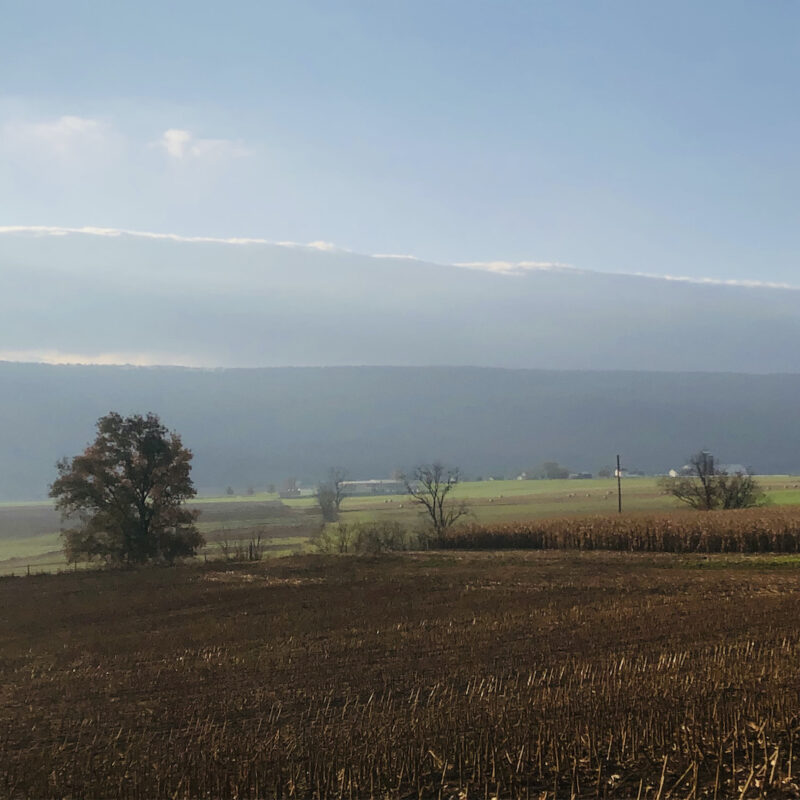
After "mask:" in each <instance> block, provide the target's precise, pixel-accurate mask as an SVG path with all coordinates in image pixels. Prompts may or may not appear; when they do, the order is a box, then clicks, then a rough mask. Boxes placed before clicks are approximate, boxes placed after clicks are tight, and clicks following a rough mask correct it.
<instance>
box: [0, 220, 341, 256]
mask: <svg viewBox="0 0 800 800" xmlns="http://www.w3.org/2000/svg"><path fill="white" fill-rule="evenodd" d="M4 233H5V234H14V233H23V234H30V235H34V236H70V235H73V234H76V235H87V236H107V237H110V238H118V237H121V236H135V237H137V238H139V239H163V240H167V241H171V242H206V243H209V244H235V245H247V244H269V245H274V246H276V247H308V248H310V249H311V250H323V251H325V252H331V251H342V252H350V251H349V250H347V249H346V248H344V247H338V246H337V245H335V244H333V243H331V242H324V241H316V242H305V243H304V242H287V241H274V240H272V239H260V238H253V237H236V236H234V237H228V238H225V237H219V236H181V235H180V234H177V233H152V232H150V231H131V230H125V229H124V228H96V227H93V226H90V225H86V226H84V227H81V228H69V227H65V226H61V225H0V235H1V234H4Z"/></svg>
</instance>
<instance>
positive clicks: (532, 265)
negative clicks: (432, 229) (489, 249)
mask: <svg viewBox="0 0 800 800" xmlns="http://www.w3.org/2000/svg"><path fill="white" fill-rule="evenodd" d="M453 266H456V267H466V268H467V269H480V270H484V271H485V272H499V273H500V274H501V275H522V274H524V273H525V272H531V271H536V270H539V271H541V270H575V271H580V270H577V269H576V267H573V266H571V265H570V264H561V263H560V262H558V261H457V262H455V264H454V265H453Z"/></svg>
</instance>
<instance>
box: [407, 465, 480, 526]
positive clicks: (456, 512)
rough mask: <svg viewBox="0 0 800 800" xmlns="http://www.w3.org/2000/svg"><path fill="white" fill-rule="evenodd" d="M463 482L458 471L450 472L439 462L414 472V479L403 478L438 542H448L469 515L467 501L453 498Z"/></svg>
mask: <svg viewBox="0 0 800 800" xmlns="http://www.w3.org/2000/svg"><path fill="white" fill-rule="evenodd" d="M460 479H461V473H460V472H459V470H458V468H457V467H455V468H453V469H450V468H448V467H445V466H444V465H443V464H442V463H440V462H439V461H435V462H434V463H433V464H421V465H419V466H418V467H415V468H414V471H413V473H412V475H411V477H409V476H407V475H404V476H403V482H404V483H405V486H406V491H407V492H408V493H409V495H411V497H412V498H413V500H414V501H415V502H416V503H418V504H419V505H420V506H422V509H423V511H424V514H425V516H426V517H427V521H428V523H429V524H430V526H431V529H432V532H433V537H434V539H435V540H436V541H437V542H441V541H442V539H444V537H445V536H446V535H447V533H448V531H450V529H451V528H452V527H453V526H454V525H455V524H456V522H458V520H460V519H461V518H462V517H465V516H466V515H467V514H469V507H468V506H467V504H466V502H465V501H464V500H455V499H454V498H452V497H449V495H450V492H452V490H453V489H455V487H456V486H457V485H458V482H459V480H460Z"/></svg>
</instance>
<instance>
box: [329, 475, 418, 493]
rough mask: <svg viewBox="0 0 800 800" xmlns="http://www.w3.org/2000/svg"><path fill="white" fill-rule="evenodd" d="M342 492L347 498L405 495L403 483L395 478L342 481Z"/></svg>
mask: <svg viewBox="0 0 800 800" xmlns="http://www.w3.org/2000/svg"><path fill="white" fill-rule="evenodd" d="M341 488H342V492H344V494H345V496H347V497H370V496H372V495H383V494H405V493H406V485H405V484H404V483H403V481H398V480H395V479H393V478H372V479H370V480H366V481H342V483H341Z"/></svg>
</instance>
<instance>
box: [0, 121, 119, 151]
mask: <svg viewBox="0 0 800 800" xmlns="http://www.w3.org/2000/svg"><path fill="white" fill-rule="evenodd" d="M1 130H2V140H3V143H4V144H5V145H7V146H11V147H13V148H15V149H19V150H22V149H24V150H35V151H38V152H39V153H42V152H43V153H45V154H48V155H51V156H56V157H58V158H71V157H73V156H75V155H76V154H78V153H81V152H86V151H87V150H89V149H92V148H97V147H98V145H102V144H104V143H105V142H106V140H107V139H108V138H109V135H110V134H111V126H110V125H109V124H108V123H106V122H103V121H102V120H98V119H91V118H88V117H77V116H72V115H66V116H62V117H58V118H57V119H54V120H48V121H45V122H30V121H26V120H13V121H10V122H6V123H5V124H4V125H3V126H2V129H1Z"/></svg>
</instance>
